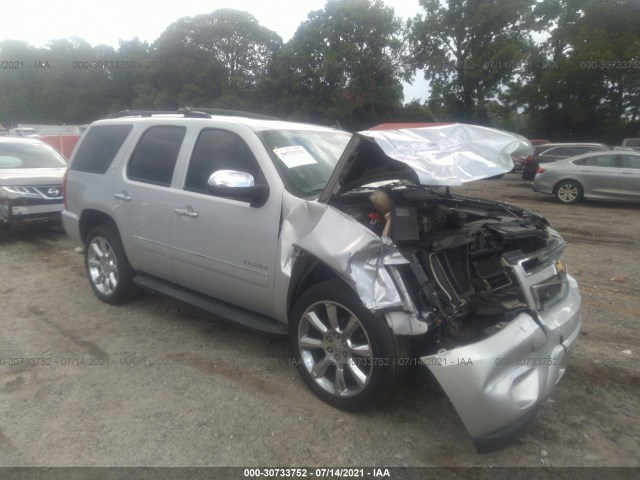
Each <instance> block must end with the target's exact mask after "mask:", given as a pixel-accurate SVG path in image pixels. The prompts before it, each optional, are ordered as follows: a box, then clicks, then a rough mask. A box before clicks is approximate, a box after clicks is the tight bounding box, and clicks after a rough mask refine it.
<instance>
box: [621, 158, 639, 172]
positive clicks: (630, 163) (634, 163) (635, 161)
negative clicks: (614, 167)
mask: <svg viewBox="0 0 640 480" xmlns="http://www.w3.org/2000/svg"><path fill="white" fill-rule="evenodd" d="M618 158H620V162H621V163H622V165H621V166H622V168H637V169H640V157H636V156H635V155H618Z"/></svg>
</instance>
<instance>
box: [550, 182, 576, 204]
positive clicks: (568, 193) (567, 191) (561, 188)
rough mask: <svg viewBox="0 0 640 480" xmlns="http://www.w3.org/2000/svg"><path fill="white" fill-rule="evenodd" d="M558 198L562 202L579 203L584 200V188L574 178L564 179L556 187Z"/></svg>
mask: <svg viewBox="0 0 640 480" xmlns="http://www.w3.org/2000/svg"><path fill="white" fill-rule="evenodd" d="M554 193H555V196H556V199H557V200H558V201H559V202H560V203H566V204H571V203H578V202H579V201H580V200H582V196H583V190H582V186H581V185H580V184H579V183H578V182H574V181H573V180H563V181H562V182H560V183H559V184H558V185H556V188H555V192H554Z"/></svg>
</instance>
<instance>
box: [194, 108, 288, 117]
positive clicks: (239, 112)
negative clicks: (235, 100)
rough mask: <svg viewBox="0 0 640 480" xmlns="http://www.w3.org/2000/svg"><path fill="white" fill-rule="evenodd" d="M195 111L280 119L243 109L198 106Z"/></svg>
mask: <svg viewBox="0 0 640 480" xmlns="http://www.w3.org/2000/svg"><path fill="white" fill-rule="evenodd" d="M194 111H196V112H203V113H208V114H209V115H222V116H227V117H245V118H254V119H256V120H279V119H278V118H277V117H272V116H269V115H263V114H261V113H254V112H244V111H242V110H230V109H227V108H209V107H197V108H195V109H194Z"/></svg>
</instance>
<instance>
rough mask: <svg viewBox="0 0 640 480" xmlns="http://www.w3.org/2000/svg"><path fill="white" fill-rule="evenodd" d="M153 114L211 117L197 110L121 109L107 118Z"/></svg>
mask: <svg viewBox="0 0 640 480" xmlns="http://www.w3.org/2000/svg"><path fill="white" fill-rule="evenodd" d="M154 115H183V116H184V117H185V118H211V115H209V114H208V113H205V112H201V111H198V110H186V109H178V110H121V111H119V112H118V113H114V114H112V115H109V116H108V117H107V118H122V117H153V116H154Z"/></svg>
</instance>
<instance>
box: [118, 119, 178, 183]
mask: <svg viewBox="0 0 640 480" xmlns="http://www.w3.org/2000/svg"><path fill="white" fill-rule="evenodd" d="M185 133H186V129H185V128H184V127H174V126H158V127H151V128H150V129H148V130H147V131H146V132H144V134H143V135H142V137H141V138H140V141H139V142H138V145H137V146H136V149H135V151H134V152H133V155H132V156H131V160H129V165H128V166H127V176H128V177H129V178H130V179H131V180H136V181H139V182H145V183H152V184H154V185H162V186H166V187H168V186H169V185H171V178H172V177H173V169H174V168H175V166H176V161H177V160H178V152H180V147H181V145H182V140H183V139H184V135H185Z"/></svg>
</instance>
